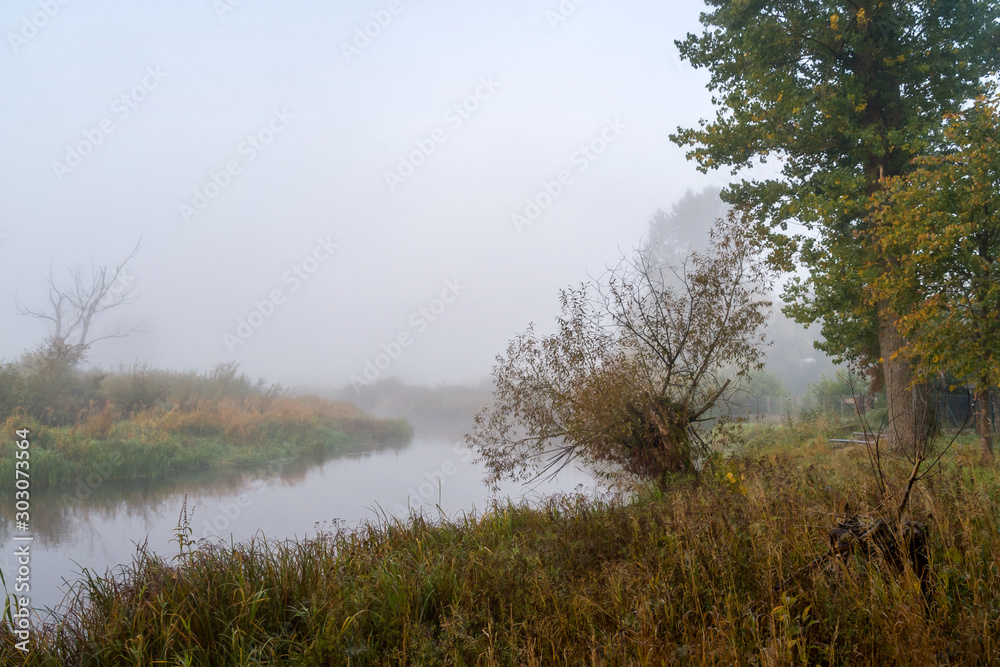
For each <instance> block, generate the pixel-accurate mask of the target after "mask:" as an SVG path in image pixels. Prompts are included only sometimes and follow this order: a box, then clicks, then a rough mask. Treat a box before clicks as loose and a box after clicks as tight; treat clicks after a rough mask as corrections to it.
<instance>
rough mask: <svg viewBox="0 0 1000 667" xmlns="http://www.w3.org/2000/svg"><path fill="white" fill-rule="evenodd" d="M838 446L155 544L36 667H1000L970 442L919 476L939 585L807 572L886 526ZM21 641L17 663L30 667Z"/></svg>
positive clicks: (999, 547) (107, 584)
mask: <svg viewBox="0 0 1000 667" xmlns="http://www.w3.org/2000/svg"><path fill="white" fill-rule="evenodd" d="M825 436H826V434H824V433H820V432H817V430H816V429H815V428H814V427H800V426H796V427H768V428H765V429H761V430H760V431H758V432H757V433H756V435H755V437H754V440H753V441H752V443H751V444H750V445H748V446H747V447H746V448H745V449H744V450H743V451H742V452H741V453H740V454H738V455H735V456H733V457H732V458H729V459H726V460H719V461H717V462H716V463H715V465H714V467H713V469H712V472H711V473H706V474H703V475H702V476H701V477H700V478H699V479H693V478H691V479H677V480H676V481H675V484H674V486H673V488H671V489H670V490H669V491H668V492H666V493H661V492H657V491H654V490H648V489H647V490H644V491H642V492H640V493H639V494H637V495H636V496H635V497H634V498H632V499H630V500H628V501H621V500H620V501H608V500H600V499H585V498H580V497H564V498H562V499H558V500H550V501H548V502H547V503H545V504H543V505H541V506H538V507H534V508H527V507H515V506H510V505H507V506H500V507H497V508H495V509H494V510H492V511H490V512H488V513H486V514H484V515H481V516H466V517H461V518H457V519H455V520H452V521H444V522H432V521H429V520H426V519H423V518H420V517H413V518H411V519H410V520H408V521H396V520H392V519H386V520H385V521H382V522H378V523H370V524H367V525H365V526H363V527H362V528H361V529H359V530H356V531H340V532H335V533H329V534H326V535H323V536H322V537H320V538H318V539H312V540H308V541H301V542H298V543H282V544H277V543H273V542H267V541H265V540H263V539H259V540H256V541H253V542H250V543H243V544H231V543H222V544H217V545H214V546H210V545H207V544H202V545H194V546H193V547H191V546H190V545H187V546H188V548H187V550H186V552H185V554H184V555H183V556H182V557H180V558H179V559H177V560H173V561H164V560H162V559H160V558H158V557H156V556H154V555H153V554H150V553H147V552H145V551H140V552H139V553H138V554H137V556H136V558H135V560H134V562H133V563H132V564H131V565H130V566H128V567H126V568H125V569H124V570H122V571H121V572H119V573H118V574H117V575H116V576H115V577H113V578H107V579H105V578H90V579H87V580H85V581H83V582H81V583H80V584H79V585H80V589H79V590H80V592H81V594H82V597H81V599H83V597H85V598H87V599H88V600H89V602H88V603H87V604H83V603H80V604H78V605H76V606H75V607H74V608H73V609H72V610H71V611H70V612H69V613H68V614H67V615H66V617H65V619H64V620H63V622H62V625H61V626H59V627H55V626H50V627H48V628H37V629H36V630H35V635H34V640H35V644H34V645H35V646H36V650H35V651H34V652H32V653H31V654H30V656H29V657H28V658H27V661H26V662H24V663H23V664H30V665H74V664H97V663H96V662H94V660H97V659H98V658H97V656H100V657H99V661H100V664H154V662H155V660H166V661H168V662H169V663H170V664H190V665H226V666H232V665H244V664H272V665H327V664H352V665H388V664H420V665H434V664H485V665H519V664H525V665H549V664H604V665H626V664H662V663H669V664H761V665H764V664H768V665H771V664H792V663H796V664H797V663H800V662H801V663H803V664H805V663H806V662H808V664H816V663H819V664H829V665H846V664H859V663H860V664H935V663H938V664H942V663H945V664H995V663H996V662H997V660H998V658H1000V608H998V607H997V604H996V600H998V599H1000V572H998V570H997V567H996V562H997V561H996V554H997V553H1000V490H998V487H997V483H996V469H995V468H993V467H983V466H979V465H977V464H976V463H975V462H974V461H975V456H974V455H973V453H972V452H973V451H974V448H971V449H970V452H969V454H968V455H966V453H965V452H964V451H963V452H960V454H959V457H958V460H957V462H956V465H952V466H950V467H948V468H947V469H946V470H945V471H944V472H943V473H942V474H941V475H940V476H936V477H931V478H928V479H927V480H925V481H924V482H923V483H921V486H920V487H919V491H918V492H917V493H916V494H915V495H914V497H913V499H912V501H911V502H912V515H913V517H914V518H917V519H920V520H922V521H925V522H927V523H928V524H929V525H930V526H931V533H930V541H929V557H930V562H931V575H930V579H929V584H928V585H927V586H926V588H925V590H924V591H922V590H921V585H920V582H919V579H918V577H917V576H916V575H915V574H914V572H913V571H912V570H910V569H904V570H903V571H902V572H897V571H896V570H894V569H893V568H891V567H889V566H887V565H884V564H879V563H877V562H876V561H869V560H866V559H863V558H861V557H860V556H849V557H847V558H845V559H843V560H840V559H837V560H831V561H829V562H826V563H823V564H821V565H820V566H818V567H813V568H810V569H806V570H805V571H804V570H803V567H804V566H806V565H807V564H808V563H810V562H811V561H813V559H815V558H816V557H817V556H819V555H821V554H822V553H824V552H825V551H826V548H827V542H826V531H827V530H828V528H829V527H830V526H831V525H833V524H834V523H835V522H836V520H837V517H838V516H840V515H841V513H842V510H843V506H844V502H845V501H849V502H850V503H851V506H852V507H853V508H854V509H853V510H852V512H857V513H859V514H860V515H862V516H866V515H874V514H876V513H877V511H876V508H875V506H874V505H873V503H874V500H875V498H876V492H875V488H874V482H873V481H872V480H871V477H870V474H868V472H866V469H867V466H868V462H867V459H866V457H865V456H864V455H863V451H862V450H859V449H842V450H835V451H834V450H831V449H830V448H829V446H828V443H825V442H824V438H825ZM779 443H780V444H779ZM184 535H185V532H184V531H183V525H181V526H179V530H178V533H177V536H179V537H181V539H182V540H183V539H184ZM8 583H9V582H8ZM13 643H14V637H13V636H12V635H11V634H10V633H9V630H8V631H5V632H4V635H3V637H2V638H0V658H2V659H3V660H4V664H22V662H21V661H22V659H23V658H24V656H23V655H22V654H20V653H19V652H18V651H17V650H16V649H14V647H13V646H14V644H13ZM88 661H89V662H88Z"/></svg>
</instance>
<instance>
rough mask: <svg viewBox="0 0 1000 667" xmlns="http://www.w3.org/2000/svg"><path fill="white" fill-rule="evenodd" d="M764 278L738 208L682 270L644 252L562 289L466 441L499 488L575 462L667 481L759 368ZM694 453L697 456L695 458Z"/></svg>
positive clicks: (513, 349)
mask: <svg viewBox="0 0 1000 667" xmlns="http://www.w3.org/2000/svg"><path fill="white" fill-rule="evenodd" d="M772 282H773V275H772V273H771V272H770V271H769V270H768V269H767V268H766V266H765V265H764V263H763V262H762V261H761V255H760V246H759V245H758V242H757V239H756V237H755V235H754V234H753V233H751V232H750V231H748V230H746V229H745V228H743V226H742V225H741V220H740V218H739V216H737V215H736V214H730V216H729V217H728V218H727V219H724V220H722V219H720V220H718V221H717V222H716V227H715V229H714V230H713V232H712V236H711V244H710V248H709V250H708V251H707V252H704V253H692V254H691V255H689V257H688V259H687V261H686V262H684V263H683V264H682V265H681V266H679V267H673V268H671V267H667V266H664V265H662V264H660V263H658V262H657V261H656V259H655V256H654V255H653V254H652V252H651V251H650V249H648V248H647V249H645V250H639V251H636V252H635V253H634V254H633V255H632V256H631V257H627V258H624V259H623V260H622V261H621V262H620V263H619V264H618V266H616V267H614V268H612V269H609V271H608V274H607V275H606V277H605V279H604V280H600V281H594V280H592V281H591V282H590V283H584V284H582V285H580V287H579V288H576V289H568V290H563V291H562V293H561V304H562V311H563V314H562V316H561V317H559V318H558V320H557V321H558V327H559V328H558V332H557V333H555V334H553V335H551V336H547V337H541V338H540V337H538V336H537V335H536V334H535V332H534V329H533V328H532V327H530V326H529V328H528V330H527V331H526V332H525V333H523V334H521V335H519V336H518V337H516V338H515V339H514V340H512V341H511V343H510V345H509V346H508V349H507V355H506V357H504V356H498V357H497V364H496V366H495V367H494V370H493V375H494V382H495V387H496V388H495V390H494V403H493V405H492V406H491V407H487V408H484V409H483V410H482V411H481V412H480V413H479V414H478V415H477V416H476V419H475V425H474V429H473V432H472V433H471V434H470V435H468V436H466V441H467V442H468V443H469V444H470V446H472V447H474V448H476V449H477V450H478V452H479V454H480V460H481V461H483V462H484V463H485V464H486V466H487V467H488V469H489V471H490V475H489V480H490V481H491V482H492V483H493V484H496V483H497V482H499V481H500V480H501V479H503V478H511V479H515V480H522V481H523V480H526V479H531V478H533V477H537V476H539V475H546V474H551V475H554V474H555V473H557V472H558V471H559V470H560V469H562V467H564V466H565V465H567V464H568V463H569V462H570V461H572V460H574V459H581V460H583V461H585V462H587V463H589V464H592V465H594V466H596V467H604V468H609V469H611V470H616V471H622V472H625V473H627V474H632V475H637V476H639V477H642V478H647V479H652V480H654V481H656V482H657V483H661V484H662V483H665V481H666V479H667V476H668V475H669V474H670V473H672V472H684V471H689V470H692V469H693V467H694V460H695V458H696V456H697V455H698V454H699V453H704V452H705V450H706V449H707V446H706V445H705V443H704V439H703V438H702V433H701V431H702V430H701V429H700V428H699V425H704V424H706V423H710V422H711V421H712V420H713V419H714V418H715V417H716V415H715V414H714V412H713V408H714V407H716V406H717V405H718V404H719V403H720V401H724V400H725V399H726V397H727V395H729V394H730V393H731V392H732V391H734V390H735V389H736V387H737V385H738V384H739V383H740V382H741V381H743V380H746V379H747V377H748V376H749V374H750V373H751V372H752V371H754V370H758V369H759V368H760V367H761V366H762V363H761V358H762V354H763V351H762V350H763V346H764V342H765V339H764V334H763V333H762V328H763V325H764V323H765V321H766V318H767V308H768V307H769V306H770V302H769V301H767V299H766V297H767V295H768V294H769V290H770V287H771V284H772ZM699 450H700V452H699Z"/></svg>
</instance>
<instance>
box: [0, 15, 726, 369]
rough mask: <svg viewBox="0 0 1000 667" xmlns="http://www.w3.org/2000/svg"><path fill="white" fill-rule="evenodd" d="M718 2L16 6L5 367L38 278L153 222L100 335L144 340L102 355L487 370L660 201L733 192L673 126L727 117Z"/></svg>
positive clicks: (30, 323) (0, 164)
mask: <svg viewBox="0 0 1000 667" xmlns="http://www.w3.org/2000/svg"><path fill="white" fill-rule="evenodd" d="M702 9H703V8H702V6H701V4H700V3H698V2H653V1H652V0H634V1H625V2H610V1H608V0H582V1H581V0H575V2H574V1H573V0H563V1H562V2H559V0H506V1H502V2H501V1H499V0H488V1H487V0H482V1H479V2H466V3H459V2H442V1H435V0H420V1H407V0H396V1H393V2H388V1H384V0H379V1H374V2H367V1H364V2H363V1H360V0H356V1H355V0H352V1H349V2H330V3H321V2H315V1H310V0H305V1H302V2H295V3H278V2H273V1H271V2H268V1H266V0H243V1H242V2H239V1H238V0H229V1H228V2H227V1H226V0H217V1H215V2H213V1H212V0H196V1H193V2H192V1H188V2H174V3H150V2H135V1H133V2H111V1H108V0H92V1H90V2H82V1H71V0H61V1H60V0H32V1H22V0H7V1H6V2H5V3H4V5H3V7H2V9H0V29H2V34H3V37H4V38H3V44H2V45H0V89H2V90H3V91H4V94H3V96H2V98H0V119H2V121H3V122H2V123H0V146H2V152H0V156H2V157H0V182H2V183H3V189H2V191H0V211H3V216H2V218H0V234H3V235H4V236H3V237H0V238H2V240H0V318H2V319H0V321H2V323H3V326H2V328H0V357H3V358H6V359H14V358H16V357H18V356H19V355H20V354H21V353H22V352H23V351H24V350H25V349H28V348H31V347H34V346H35V345H37V344H38V343H39V342H40V341H41V339H42V338H43V337H44V335H45V329H44V327H43V326H42V324H41V323H40V322H38V321H36V320H33V319H31V318H27V317H23V316H19V315H18V314H17V312H16V308H15V296H17V297H18V298H20V299H21V300H22V301H23V302H24V303H26V304H27V305H29V306H35V307H40V306H42V305H44V300H45V298H46V286H45V284H46V279H47V277H48V274H49V271H50V268H51V270H52V271H53V275H54V276H55V278H56V280H57V281H61V280H65V279H66V277H67V275H68V269H69V268H70V267H73V266H76V265H82V266H84V267H89V266H90V265H91V264H92V263H93V264H97V265H101V264H114V263H116V262H117V261H119V260H121V259H122V258H124V257H125V256H126V255H127V254H128V252H129V251H130V250H131V248H132V247H133V246H134V245H135V244H136V242H137V241H138V240H139V239H140V238H141V250H140V252H139V254H138V255H137V256H136V258H135V259H134V260H133V261H132V262H131V263H130V265H129V267H128V270H127V274H128V275H129V276H130V277H134V280H135V284H136V285H137V292H136V294H137V296H138V300H137V301H136V303H134V304H132V305H130V306H128V307H126V308H121V309H119V310H117V311H112V313H111V315H110V316H109V317H108V318H106V319H105V320H99V321H97V323H96V327H97V329H98V332H99V333H101V332H104V331H107V330H111V329H114V327H116V326H122V327H129V326H132V325H141V326H142V327H143V330H142V331H141V332H138V333H136V334H134V335H132V336H130V337H129V338H127V339H124V340H112V341H103V342H99V343H97V344H96V345H95V346H94V349H93V353H92V359H93V361H94V362H96V363H98V364H100V365H102V366H105V367H110V366H114V365H116V364H118V363H119V362H126V363H131V362H133V361H136V360H140V361H142V360H146V361H148V362H150V363H151V364H152V365H154V366H158V367H164V368H173V369H181V370H186V369H196V370H207V369H210V368H211V367H212V366H214V365H215V364H217V363H218V362H221V361H230V360H233V361H236V362H238V363H239V364H240V365H241V367H242V369H243V370H244V371H246V372H247V373H249V374H251V375H252V376H255V377H257V376H264V377H266V378H267V379H269V380H272V381H278V382H282V383H285V384H295V383H306V384H310V385H329V386H342V385H345V384H347V383H348V382H349V380H350V377H351V376H352V375H360V374H362V373H363V372H364V370H365V368H366V363H368V362H374V360H375V359H376V356H377V355H378V354H380V353H381V352H383V350H386V352H387V354H388V353H392V355H391V356H394V358H392V359H389V363H388V364H386V363H385V362H386V358H383V359H382V362H383V365H384V366H385V367H384V368H382V369H379V370H378V375H379V376H380V377H388V376H395V377H399V378H401V379H403V380H405V381H411V382H430V383H437V382H454V381H473V380H476V379H479V378H481V377H484V376H486V375H487V374H488V373H489V370H490V368H491V366H492V363H493V359H494V356H495V355H496V354H497V353H498V352H502V351H503V350H504V349H505V348H506V344H507V341H508V340H509V339H510V338H511V337H512V336H514V335H515V334H516V333H518V332H520V331H522V330H523V329H524V328H525V327H526V326H527V324H528V323H529V322H536V323H538V324H539V325H540V326H541V328H542V329H545V328H548V327H550V325H551V323H552V321H553V318H554V317H555V315H556V314H557V313H558V301H557V295H558V289H559V288H560V287H563V286H567V285H570V284H575V283H578V282H580V281H581V280H585V279H586V278H587V275H588V273H590V274H592V275H596V274H599V273H601V272H602V270H603V267H604V266H605V265H607V264H608V263H613V262H615V260H616V259H617V258H618V257H619V255H620V252H621V251H622V250H627V249H629V248H631V247H633V246H635V245H636V244H637V243H639V241H640V239H641V237H642V236H643V235H644V234H645V233H646V231H647V225H648V222H649V219H650V217H651V216H652V214H653V213H654V211H655V210H656V209H657V208H665V209H669V207H670V206H671V205H672V204H673V203H674V202H675V201H676V200H677V199H679V198H680V197H681V196H682V195H683V194H684V192H685V190H687V189H689V188H693V189H695V190H700V189H701V188H703V187H704V186H706V185H710V184H714V185H725V184H726V183H727V182H728V178H729V176H728V173H725V172H723V173H721V174H720V173H714V174H709V175H707V176H706V175H702V174H699V173H698V172H697V171H696V169H695V167H694V165H693V164H692V163H689V162H687V161H686V160H685V158H684V151H683V150H682V149H680V148H678V147H677V146H675V145H673V144H672V143H671V142H670V141H669V139H668V135H669V134H670V133H671V132H672V131H674V130H675V129H676V127H677V126H678V125H682V126H690V125H693V124H695V123H697V121H698V119H699V118H707V117H710V116H711V115H713V109H712V105H711V96H710V94H709V92H708V91H707V90H706V89H705V83H706V81H707V74H706V73H705V72H704V71H697V72H696V71H694V70H692V69H691V68H690V67H689V66H688V65H687V64H683V63H681V62H679V60H678V58H677V56H676V48H675V47H674V44H673V41H674V39H677V38H680V37H682V36H683V35H684V34H685V33H686V32H689V31H697V30H698V29H699V24H698V22H697V16H698V13H699V11H701V10H702ZM570 10H572V11H570ZM366 31H367V33H368V34H365V32H366ZM536 207H537V208H536ZM515 215H517V216H520V218H515V217H514V216H515ZM518 220H519V221H520V222H518ZM272 297H273V298H272ZM422 310H423V312H422ZM241 320H242V321H243V322H244V324H241ZM393 341H396V343H395V345H399V348H398V350H397V349H396V347H395V346H394V343H393ZM400 341H402V343H403V344H400ZM407 341H408V342H407ZM397 352H398V354H397Z"/></svg>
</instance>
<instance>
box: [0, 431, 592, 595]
mask: <svg viewBox="0 0 1000 667" xmlns="http://www.w3.org/2000/svg"><path fill="white" fill-rule="evenodd" d="M472 458H473V456H472V452H470V451H469V450H468V449H467V448H466V447H465V446H464V445H463V444H462V443H461V441H460V439H449V438H445V437H440V436H439V437H427V438H417V439H415V440H414V441H413V442H412V443H408V444H405V445H392V446H390V445H382V446H368V447H361V448H357V449H352V450H350V451H345V452H339V453H337V454H335V455H333V456H332V457H328V458H327V459H325V460H313V461H303V460H298V461H287V462H275V463H272V464H271V465H270V466H269V467H268V468H267V469H264V470H257V471H252V472H235V471H229V472H225V473H217V472H216V473H210V472H206V473H200V474H196V475H185V476H181V477H175V478H172V479H168V480H156V481H148V480H146V481H142V480H139V481H128V482H121V481H106V482H97V483H93V484H87V483H81V484H77V485H71V486H63V487H58V488H52V489H39V490H37V491H33V492H32V495H31V535H32V536H33V541H32V542H31V543H30V544H31V547H30V549H31V563H30V567H31V574H30V585H31V606H32V607H34V608H35V609H36V610H38V611H39V612H42V611H43V610H45V609H47V608H53V607H56V606H57V605H58V604H59V603H60V602H61V601H62V600H63V598H64V596H65V594H66V591H67V586H66V585H65V582H64V580H70V581H75V580H76V579H77V578H78V577H79V573H80V571H81V569H82V568H88V569H90V570H91V571H93V572H96V573H98V574H104V573H105V572H106V571H107V570H108V569H109V568H114V567H116V566H117V565H119V564H121V563H128V562H130V561H131V560H132V556H133V555H134V553H135V550H136V545H137V544H140V543H143V542H148V545H149V547H150V548H151V549H152V550H153V551H154V552H156V553H158V554H161V555H165V556H169V555H173V554H176V553H177V543H176V541H174V534H175V529H176V526H177V523H178V518H179V513H180V511H181V507H182V505H183V503H184V498H185V497H187V506H188V513H189V518H190V526H191V528H192V530H193V532H194V535H193V537H194V538H196V539H199V538H210V539H212V538H220V537H222V538H225V539H227V540H228V539H233V540H235V541H237V542H239V541H244V540H247V539H249V538H251V537H253V536H255V535H259V534H263V535H264V536H265V537H267V538H268V539H299V538H303V537H307V536H312V535H315V534H316V533H317V532H318V531H319V530H330V529H332V528H333V527H335V526H337V525H347V526H348V527H353V526H356V525H357V524H358V523H359V522H360V521H363V520H374V519H377V518H378V517H379V516H381V515H383V514H387V515H390V516H406V515H407V514H408V513H409V509H410V508H414V509H418V510H421V511H424V512H425V513H428V514H431V515H434V516H438V515H439V511H443V512H444V513H445V515H446V516H449V517H452V516H457V515H459V514H460V513H461V512H463V511H465V512H469V511H473V510H480V511H481V510H483V509H484V508H486V507H487V506H488V504H489V502H490V500H491V499H504V498H512V499H514V500H522V499H527V500H529V501H530V500H539V499H541V498H542V497H544V496H545V495H549V494H552V493H556V492H573V491H577V490H580V491H585V492H591V491H592V490H593V487H594V482H593V478H592V477H591V476H590V475H589V474H587V473H585V472H583V471H580V470H577V469H569V468H567V469H566V470H564V471H563V472H562V473H561V474H560V476H559V478H558V479H557V480H556V481H554V482H543V483H537V484H535V485H533V486H532V487H530V488H527V487H521V486H517V485H506V486H504V487H503V488H502V489H501V490H500V492H499V493H498V494H497V495H496V496H493V495H491V494H490V492H489V490H488V489H487V487H486V485H485V484H484V483H483V481H482V480H483V474H484V473H483V469H482V468H481V467H479V466H476V465H474V464H473V463H472ZM12 496H13V492H11V497H12ZM438 508H440V510H439V509H438ZM13 512H14V508H13V501H11V502H0V516H2V517H3V521H2V522H0V544H2V547H0V569H2V570H3V572H4V574H5V576H6V577H7V584H8V590H9V591H13V590H14V583H15V582H14V581H13V573H15V572H16V570H17V560H16V557H15V555H14V551H15V549H16V548H17V547H18V546H20V545H22V544H24V543H23V542H14V541H13V536H14V531H13V519H14V514H13ZM17 534H18V535H21V534H23V533H21V532H20V531H18V533H17Z"/></svg>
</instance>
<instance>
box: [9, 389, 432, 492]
mask: <svg viewBox="0 0 1000 667" xmlns="http://www.w3.org/2000/svg"><path fill="white" fill-rule="evenodd" d="M24 428H27V429H28V430H29V431H30V434H29V441H30V442H31V446H30V469H29V471H30V474H31V485H32V488H35V489H37V488H41V487H44V486H48V485H55V484H69V483H75V482H80V481H84V482H88V483H90V484H91V485H94V484H97V483H100V482H102V481H106V480H111V479H136V478H157V477H165V476H169V475H173V474H176V473H180V472H186V471H198V470H210V469H219V468H248V467H256V466H260V465H263V464H266V463H268V462H271V461H275V460H283V459H288V458H294V457H301V456H315V455H321V454H326V453H329V452H333V451H337V450H339V449H343V448H345V447H347V446H350V445H353V444H360V443H371V442H385V443H394V442H405V441H407V440H409V439H410V438H411V437H412V435H413V429H412V427H410V425H409V424H408V423H406V422H405V421H403V420H381V419H375V418H373V417H370V416H368V415H365V414H363V413H361V412H360V410H358V409H357V408H355V407H354V406H351V405H349V404H345V403H334V402H329V401H322V400H320V399H312V398H305V399H291V398H282V399H277V400H275V401H269V402H267V403H266V404H259V405H258V404H254V403H252V402H250V403H247V402H235V401H206V402H202V403H201V404H200V405H199V406H198V407H197V408H195V409H188V410H182V409H174V410H162V409H161V410H150V411H146V412H141V413H138V414H132V415H127V416H123V415H121V414H119V413H116V412H114V411H112V410H104V411H102V412H100V413H97V414H96V415H93V416H91V417H90V418H88V419H86V420H85V421H83V422H81V423H79V424H76V425H74V426H65V427H53V426H43V425H40V424H39V423H38V422H37V421H35V420H33V419H30V418H24V417H17V416H14V417H10V418H9V419H8V420H7V423H6V425H5V427H4V431H5V433H8V434H9V436H7V437H9V438H11V439H10V440H8V439H7V437H5V439H4V441H2V442H0V490H3V489H7V490H10V488H11V487H12V486H13V484H14V480H15V475H14V466H15V464H16V462H17V459H16V458H15V457H14V445H13V440H12V438H13V433H14V431H15V430H18V429H24Z"/></svg>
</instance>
